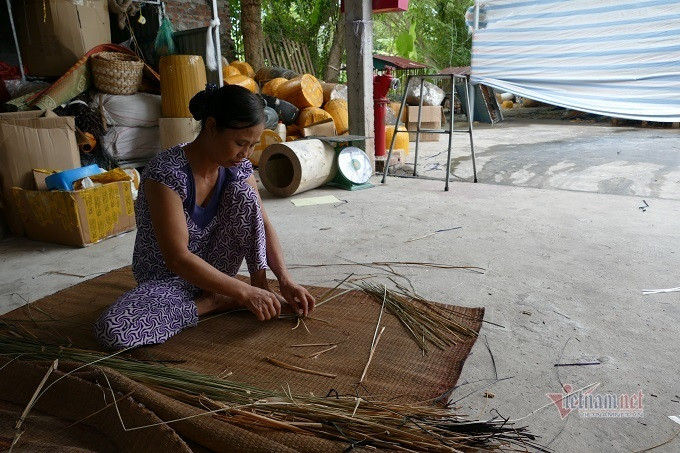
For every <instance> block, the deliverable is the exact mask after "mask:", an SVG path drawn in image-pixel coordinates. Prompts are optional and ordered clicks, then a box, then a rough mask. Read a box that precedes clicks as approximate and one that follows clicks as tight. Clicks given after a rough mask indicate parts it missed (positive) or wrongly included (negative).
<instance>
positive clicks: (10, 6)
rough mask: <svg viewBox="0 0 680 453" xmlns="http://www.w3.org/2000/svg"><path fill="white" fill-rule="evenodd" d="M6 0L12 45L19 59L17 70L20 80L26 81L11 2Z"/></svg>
mask: <svg viewBox="0 0 680 453" xmlns="http://www.w3.org/2000/svg"><path fill="white" fill-rule="evenodd" d="M6 1H7V14H9V23H10V26H11V27H12V35H13V36H14V46H15V47H16V49H17V58H18V59H19V71H21V81H22V82H25V81H26V74H24V62H23V61H22V60H21V50H20V49H19V40H18V39H17V29H16V27H15V26H14V17H13V16H12V2H11V0H6Z"/></svg>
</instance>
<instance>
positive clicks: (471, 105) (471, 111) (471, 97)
mask: <svg viewBox="0 0 680 453" xmlns="http://www.w3.org/2000/svg"><path fill="white" fill-rule="evenodd" d="M478 28H479V3H477V2H475V26H474V30H473V31H472V49H473V51H474V48H475V32H476V31H477V29H478ZM470 82H472V65H470ZM465 85H466V88H467V89H466V92H467V93H468V99H467V101H468V102H467V104H468V123H469V128H470V153H471V155H472V172H473V174H474V182H477V166H476V164H475V146H474V144H473V140H472V123H473V122H474V118H475V86H474V85H473V84H472V83H470V84H469V85H468V82H467V79H466V80H465Z"/></svg>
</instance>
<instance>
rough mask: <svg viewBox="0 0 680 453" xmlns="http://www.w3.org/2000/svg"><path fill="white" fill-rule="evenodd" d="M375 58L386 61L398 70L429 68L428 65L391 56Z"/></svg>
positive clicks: (375, 57)
mask: <svg viewBox="0 0 680 453" xmlns="http://www.w3.org/2000/svg"><path fill="white" fill-rule="evenodd" d="M373 58H374V59H376V60H380V61H385V62H387V63H389V64H390V66H394V67H395V68H397V69H421V68H429V66H428V65H426V64H423V63H418V62H417V61H413V60H408V59H406V58H401V57H393V56H390V55H378V54H373Z"/></svg>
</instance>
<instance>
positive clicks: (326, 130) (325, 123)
mask: <svg viewBox="0 0 680 453" xmlns="http://www.w3.org/2000/svg"><path fill="white" fill-rule="evenodd" d="M336 135H338V133H337V132H336V130H335V122H334V121H333V118H327V119H325V120H322V121H319V122H318V123H314V124H310V125H309V126H307V127H303V128H302V136H303V137H334V136H336Z"/></svg>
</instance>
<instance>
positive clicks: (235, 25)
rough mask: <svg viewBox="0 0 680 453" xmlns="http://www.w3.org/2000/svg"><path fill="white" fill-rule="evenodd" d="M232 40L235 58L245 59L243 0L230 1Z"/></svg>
mask: <svg viewBox="0 0 680 453" xmlns="http://www.w3.org/2000/svg"><path fill="white" fill-rule="evenodd" d="M229 21H230V23H231V40H232V41H233V42H234V49H233V51H234V55H233V56H234V58H236V59H240V60H242V59H243V55H244V53H245V52H244V49H243V33H241V0H229Z"/></svg>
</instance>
